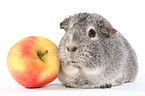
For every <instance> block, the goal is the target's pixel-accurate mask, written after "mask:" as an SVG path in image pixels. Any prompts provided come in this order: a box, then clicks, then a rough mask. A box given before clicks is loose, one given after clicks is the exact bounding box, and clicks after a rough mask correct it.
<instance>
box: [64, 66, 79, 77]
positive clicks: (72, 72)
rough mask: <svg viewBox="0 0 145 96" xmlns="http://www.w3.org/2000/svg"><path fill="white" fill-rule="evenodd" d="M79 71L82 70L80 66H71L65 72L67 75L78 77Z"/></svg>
mask: <svg viewBox="0 0 145 96" xmlns="http://www.w3.org/2000/svg"><path fill="white" fill-rule="evenodd" d="M79 70H80V69H79V67H78V66H75V65H70V66H67V67H66V68H65V70H64V71H65V73H66V74H67V75H72V76H73V75H77V74H78V73H79Z"/></svg>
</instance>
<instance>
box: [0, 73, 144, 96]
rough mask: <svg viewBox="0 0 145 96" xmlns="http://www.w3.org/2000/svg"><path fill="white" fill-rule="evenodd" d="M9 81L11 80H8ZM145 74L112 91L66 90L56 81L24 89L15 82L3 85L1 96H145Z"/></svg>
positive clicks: (0, 91)
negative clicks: (40, 86) (39, 86)
mask: <svg viewBox="0 0 145 96" xmlns="http://www.w3.org/2000/svg"><path fill="white" fill-rule="evenodd" d="M6 81H9V80H6ZM144 81H145V74H139V75H138V77H137V79H136V81H135V82H132V83H126V84H123V85H121V86H115V87H112V88H111V89H77V88H66V87H65V86H63V85H62V84H61V82H59V81H58V79H56V80H55V81H53V82H52V83H50V84H48V85H46V86H44V87H42V88H33V89H29V88H24V87H22V86H21V85H19V84H17V83H16V82H15V81H13V84H12V83H11V84H10V85H9V83H6V82H5V84H1V83H2V82H1V83H0V84H1V85H2V86H1V87H0V96H9V95H11V96H30V95H33V96H34V95H35V96H40V95H49V96H52V95H53V96H57V95H63V96H82V95H83V96H96V95H102V96H106V95H107V96H129V95H132V96H137V95H138V96H139V95H140V96H145V83H144ZM14 82H15V83H14Z"/></svg>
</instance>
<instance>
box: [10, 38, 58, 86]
mask: <svg viewBox="0 0 145 96" xmlns="http://www.w3.org/2000/svg"><path fill="white" fill-rule="evenodd" d="M7 66H8V69H9V72H10V74H11V76H12V77H13V78H14V79H15V80H16V82H18V83H19V84H21V85H22V86H24V87H28V88H33V87H42V86H44V85H46V84H48V83H50V82H52V81H53V80H55V79H56V78H57V76H58V74H59V68H60V63H59V59H58V53H57V46H56V45H55V44H54V43H53V42H51V41H50V40H48V39H46V38H44V37H41V36H31V37H26V38H24V39H22V40H21V41H19V42H18V43H16V44H15V45H14V46H13V47H12V48H11V50H10V51H9V53H8V57H7Z"/></svg>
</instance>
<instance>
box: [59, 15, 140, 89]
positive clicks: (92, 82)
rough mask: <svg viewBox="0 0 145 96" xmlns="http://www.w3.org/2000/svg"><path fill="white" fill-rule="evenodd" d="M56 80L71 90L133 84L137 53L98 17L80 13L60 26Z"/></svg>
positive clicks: (136, 67)
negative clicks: (60, 35)
mask: <svg viewBox="0 0 145 96" xmlns="http://www.w3.org/2000/svg"><path fill="white" fill-rule="evenodd" d="M60 28H61V29H64V30H65V31H66V33H65V35H64V37H63V38H62V40H61V41H60V44H59V47H58V56H59V60H60V63H61V68H60V74H59V80H60V81H61V82H62V83H63V84H64V85H65V86H66V87H70V88H111V87H112V86H117V85H121V84H123V83H128V82H133V81H134V80H135V78H136V75H137V71H138V62H137V57H136V54H135V52H134V50H133V48H132V47H131V45H130V44H129V43H128V41H127V40H126V39H125V37H124V36H123V35H122V34H121V33H120V32H118V31H117V30H116V29H114V28H113V27H112V25H111V24H110V23H109V22H108V21H107V20H106V19H105V18H104V17H102V16H101V15H99V14H94V13H93V14H90V13H79V14H75V15H74V16H69V17H68V18H66V19H64V21H62V22H61V23H60Z"/></svg>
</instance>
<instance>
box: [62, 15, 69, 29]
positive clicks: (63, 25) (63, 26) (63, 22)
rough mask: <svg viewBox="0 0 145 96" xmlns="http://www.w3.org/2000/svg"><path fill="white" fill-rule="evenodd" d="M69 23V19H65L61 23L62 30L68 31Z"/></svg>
mask: <svg viewBox="0 0 145 96" xmlns="http://www.w3.org/2000/svg"><path fill="white" fill-rule="evenodd" d="M68 23H69V19H68V18H66V19H64V20H63V21H62V22H61V23H60V29H65V30H66V29H67V27H68Z"/></svg>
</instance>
